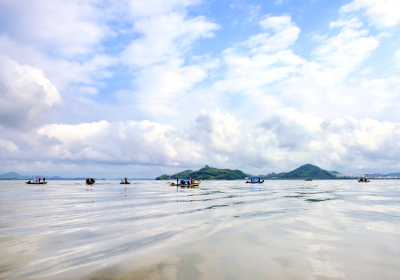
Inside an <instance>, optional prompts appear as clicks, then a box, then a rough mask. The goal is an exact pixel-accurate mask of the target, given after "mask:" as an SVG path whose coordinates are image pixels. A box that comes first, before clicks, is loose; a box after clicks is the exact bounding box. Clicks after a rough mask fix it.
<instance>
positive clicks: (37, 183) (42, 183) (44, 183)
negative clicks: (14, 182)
mask: <svg viewBox="0 0 400 280" xmlns="http://www.w3.org/2000/svg"><path fill="white" fill-rule="evenodd" d="M25 183H27V184H28V185H46V184H47V182H46V181H45V182H31V180H29V181H28V182H25Z"/></svg>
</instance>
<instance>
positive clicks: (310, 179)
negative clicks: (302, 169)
mask: <svg viewBox="0 0 400 280" xmlns="http://www.w3.org/2000/svg"><path fill="white" fill-rule="evenodd" d="M304 181H312V178H308V179H305V180H304Z"/></svg>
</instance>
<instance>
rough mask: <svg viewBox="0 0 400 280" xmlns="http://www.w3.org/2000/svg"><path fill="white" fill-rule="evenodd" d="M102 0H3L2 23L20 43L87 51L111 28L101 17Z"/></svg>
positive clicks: (65, 52)
mask: <svg viewBox="0 0 400 280" xmlns="http://www.w3.org/2000/svg"><path fill="white" fill-rule="evenodd" d="M101 2H103V1H101V0H99V1H92V0H88V1H78V0H72V1H60V0H56V1H51V2H48V1H22V2H16V1H0V11H1V12H0V18H2V19H3V20H0V24H3V25H4V24H7V29H8V31H9V32H8V34H9V35H10V37H11V38H12V39H13V40H15V41H16V42H18V43H21V44H25V45H33V46H35V47H37V48H39V49H40V50H42V51H44V52H49V51H50V52H52V53H53V54H56V55H63V56H68V57H71V56H75V55H82V54H87V53H89V52H92V51H93V48H94V47H95V46H96V44H98V43H99V42H100V40H102V39H103V38H104V37H105V36H106V35H110V33H111V30H110V29H109V28H108V26H107V25H106V24H105V22H104V21H103V19H102V16H104V14H103V13H102V10H101V9H99V8H98V6H100V5H99V4H101Z"/></svg>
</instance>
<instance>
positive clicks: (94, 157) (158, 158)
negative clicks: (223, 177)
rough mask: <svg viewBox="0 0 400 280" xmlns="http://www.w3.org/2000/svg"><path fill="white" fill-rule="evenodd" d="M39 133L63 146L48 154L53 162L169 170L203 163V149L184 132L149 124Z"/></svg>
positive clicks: (94, 125)
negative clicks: (132, 165) (200, 161)
mask: <svg viewBox="0 0 400 280" xmlns="http://www.w3.org/2000/svg"><path fill="white" fill-rule="evenodd" d="M38 133H39V134H40V135H46V136H48V137H54V138H56V139H58V140H60V141H61V142H62V144H60V145H54V146H52V147H51V148H49V149H48V150H47V153H46V154H47V157H49V158H51V159H64V160H74V161H80V160H91V161H95V162H105V163H124V164H144V165H167V166H174V165H181V164H184V163H189V162H192V163H196V162H199V160H201V159H202V156H201V155H200V147H198V146H197V144H196V143H193V142H191V141H189V140H188V139H186V138H185V136H184V135H183V134H182V133H181V132H179V131H177V130H176V129H174V128H173V127H171V126H167V125H160V124H157V123H152V122H149V121H141V122H134V121H127V122H119V123H109V122H107V121H101V122H96V123H83V124H79V125H57V124H53V125H46V126H43V127H41V128H40V129H39V130H38Z"/></svg>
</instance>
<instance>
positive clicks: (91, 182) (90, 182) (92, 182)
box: [86, 178, 96, 185]
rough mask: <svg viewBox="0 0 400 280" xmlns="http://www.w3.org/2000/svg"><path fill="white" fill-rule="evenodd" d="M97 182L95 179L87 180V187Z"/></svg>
mask: <svg viewBox="0 0 400 280" xmlns="http://www.w3.org/2000/svg"><path fill="white" fill-rule="evenodd" d="M94 183H96V181H95V180H94V179H93V178H90V179H89V178H86V185H93V184H94Z"/></svg>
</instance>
